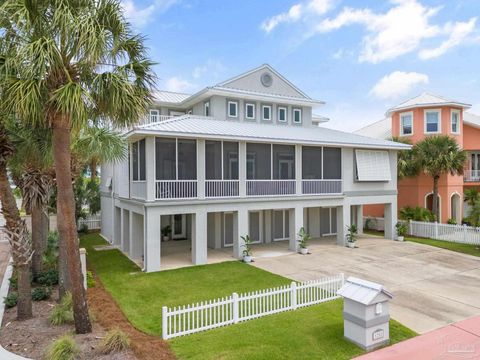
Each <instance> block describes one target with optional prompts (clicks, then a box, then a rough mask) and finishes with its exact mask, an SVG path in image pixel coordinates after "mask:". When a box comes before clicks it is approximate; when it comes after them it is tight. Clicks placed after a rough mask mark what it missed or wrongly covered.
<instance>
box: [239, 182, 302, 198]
mask: <svg viewBox="0 0 480 360" xmlns="http://www.w3.org/2000/svg"><path fill="white" fill-rule="evenodd" d="M295 187H296V181H295V180H247V196H276V195H295Z"/></svg>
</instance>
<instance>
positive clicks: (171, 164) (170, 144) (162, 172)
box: [155, 138, 197, 180]
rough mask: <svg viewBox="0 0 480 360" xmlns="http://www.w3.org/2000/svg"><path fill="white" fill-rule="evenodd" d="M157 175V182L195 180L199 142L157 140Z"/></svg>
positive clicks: (170, 139)
mask: <svg viewBox="0 0 480 360" xmlns="http://www.w3.org/2000/svg"><path fill="white" fill-rule="evenodd" d="M155 174H156V175H155V176H156V179H157V180H195V179H196V178H197V142H196V141H195V140H190V139H172V138H156V139H155Z"/></svg>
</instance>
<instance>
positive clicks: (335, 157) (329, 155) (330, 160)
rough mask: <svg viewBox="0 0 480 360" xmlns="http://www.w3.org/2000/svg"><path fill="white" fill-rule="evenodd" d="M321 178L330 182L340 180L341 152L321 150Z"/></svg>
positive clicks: (337, 149)
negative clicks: (330, 180)
mask: <svg viewBox="0 0 480 360" xmlns="http://www.w3.org/2000/svg"><path fill="white" fill-rule="evenodd" d="M323 178H324V179H332V180H340V179H341V178H342V150H341V149H340V148H331V147H324V148H323Z"/></svg>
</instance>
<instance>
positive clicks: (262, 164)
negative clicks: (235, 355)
mask: <svg viewBox="0 0 480 360" xmlns="http://www.w3.org/2000/svg"><path fill="white" fill-rule="evenodd" d="M270 153H271V146H270V144H255V143H247V179H248V180H256V179H258V180H267V179H271V154H270Z"/></svg>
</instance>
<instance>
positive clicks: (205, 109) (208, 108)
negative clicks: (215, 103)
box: [203, 101, 210, 116]
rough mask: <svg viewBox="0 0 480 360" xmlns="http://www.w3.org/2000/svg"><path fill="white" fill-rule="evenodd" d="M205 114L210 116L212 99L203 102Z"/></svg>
mask: <svg viewBox="0 0 480 360" xmlns="http://www.w3.org/2000/svg"><path fill="white" fill-rule="evenodd" d="M203 115H205V116H210V101H206V102H205V103H204V104H203Z"/></svg>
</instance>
